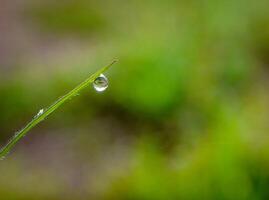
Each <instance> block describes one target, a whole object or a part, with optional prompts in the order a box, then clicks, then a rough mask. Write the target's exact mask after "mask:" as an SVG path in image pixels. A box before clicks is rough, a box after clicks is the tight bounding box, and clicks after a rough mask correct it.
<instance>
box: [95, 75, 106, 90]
mask: <svg viewBox="0 0 269 200" xmlns="http://www.w3.org/2000/svg"><path fill="white" fill-rule="evenodd" d="M107 87H108V79H107V78H106V77H105V75H104V74H100V76H98V77H97V78H96V79H95V80H94V81H93V88H94V89H95V90H96V91H97V92H103V91H105V90H106V89H107Z"/></svg>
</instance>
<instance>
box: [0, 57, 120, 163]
mask: <svg viewBox="0 0 269 200" xmlns="http://www.w3.org/2000/svg"><path fill="white" fill-rule="evenodd" d="M115 62H117V60H114V61H113V62H112V63H110V64H109V65H107V66H105V67H103V68H101V69H100V70H98V71H97V72H95V73H94V74H93V75H91V76H90V77H89V78H87V79H86V80H85V81H83V82H82V83H80V84H79V85H78V86H77V87H75V88H74V89H73V90H71V91H70V92H68V93H67V94H66V95H64V96H62V97H61V98H59V99H58V100H57V101H55V102H54V103H53V104H52V105H50V106H49V107H48V108H47V109H45V110H44V109H41V110H40V111H39V113H38V114H37V115H36V116H35V117H34V118H33V119H32V121H30V122H29V123H28V124H27V125H26V126H25V127H24V128H23V129H21V130H20V131H18V132H17V133H15V135H14V136H13V137H12V138H11V139H10V140H9V142H8V143H7V144H6V145H5V146H4V147H3V148H1V150H0V159H3V158H5V156H6V155H7V154H8V152H10V150H11V149H12V148H13V147H14V145H15V144H16V143H17V142H18V141H20V140H21V139H22V137H24V136H25V135H26V134H27V133H28V132H29V131H30V130H31V129H32V128H33V127H35V126H36V125H37V124H39V123H40V122H41V121H43V120H44V119H45V118H46V117H47V116H49V115H50V114H51V113H53V112H54V111H55V110H56V109H57V108H59V107H60V106H61V105H62V104H63V103H65V102H66V101H67V100H69V99H71V98H72V97H74V96H76V95H77V94H78V93H79V92H80V91H81V90H82V89H84V88H85V87H87V86H88V85H89V84H91V83H92V82H93V81H94V80H95V79H96V78H97V77H98V76H99V75H100V74H102V73H103V72H105V71H106V70H108V68H110V67H111V65H113V64H114V63H115Z"/></svg>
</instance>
